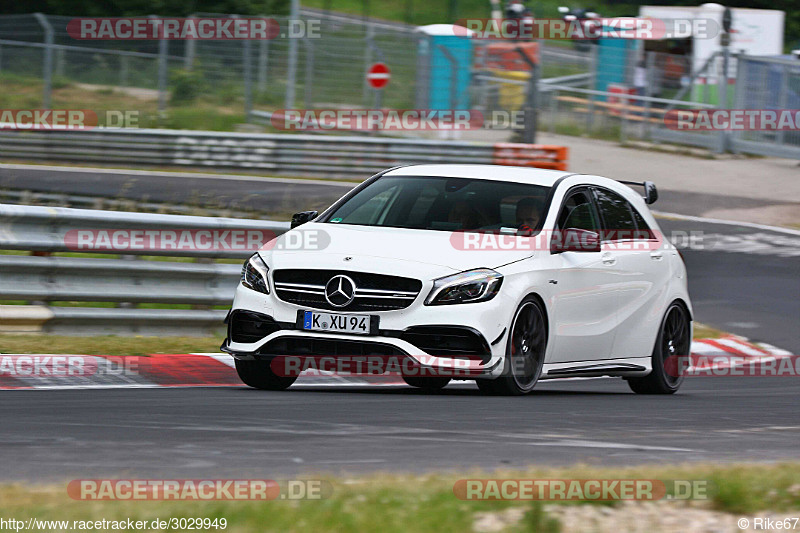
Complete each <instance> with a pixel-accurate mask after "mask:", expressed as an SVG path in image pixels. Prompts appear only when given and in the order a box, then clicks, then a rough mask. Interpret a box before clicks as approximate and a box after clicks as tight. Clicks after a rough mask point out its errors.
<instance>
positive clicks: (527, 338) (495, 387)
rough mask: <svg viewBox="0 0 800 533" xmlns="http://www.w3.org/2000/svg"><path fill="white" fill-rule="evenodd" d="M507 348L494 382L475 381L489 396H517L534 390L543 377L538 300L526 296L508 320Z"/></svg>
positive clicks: (543, 338) (543, 345) (543, 326)
mask: <svg viewBox="0 0 800 533" xmlns="http://www.w3.org/2000/svg"><path fill="white" fill-rule="evenodd" d="M510 331H511V333H510V334H509V337H508V343H507V345H506V360H505V368H504V369H503V375H502V376H500V377H499V378H496V379H479V380H476V382H477V384H478V388H479V389H480V390H481V391H483V392H485V393H488V394H497V395H503V396H517V395H520V394H526V393H528V392H530V391H531V390H533V387H535V386H536V382H537V381H539V376H541V374H542V366H543V365H544V355H545V351H546V349H547V322H546V321H545V318H544V310H543V309H542V305H541V304H540V303H539V300H538V299H536V298H535V297H533V296H528V297H527V298H525V299H524V300H523V301H522V303H521V304H520V305H519V307H518V308H517V312H516V313H515V314H514V319H513V320H512V321H511V329H510Z"/></svg>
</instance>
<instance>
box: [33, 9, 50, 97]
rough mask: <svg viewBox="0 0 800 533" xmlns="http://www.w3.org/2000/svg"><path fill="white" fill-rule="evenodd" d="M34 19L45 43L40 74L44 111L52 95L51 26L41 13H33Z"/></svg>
mask: <svg viewBox="0 0 800 533" xmlns="http://www.w3.org/2000/svg"><path fill="white" fill-rule="evenodd" d="M33 16H34V17H36V20H37V21H38V22H39V25H40V26H41V27H42V30H44V42H45V49H44V69H43V72H42V78H43V79H44V90H43V94H42V107H43V108H44V109H50V106H51V102H52V94H53V39H54V34H53V26H51V25H50V21H48V20H47V17H45V16H44V15H43V14H41V13H34V14H33Z"/></svg>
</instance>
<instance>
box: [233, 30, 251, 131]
mask: <svg viewBox="0 0 800 533" xmlns="http://www.w3.org/2000/svg"><path fill="white" fill-rule="evenodd" d="M231 18H234V19H236V18H239V17H238V15H231ZM252 42H253V41H252V40H251V39H244V41H242V74H243V75H244V76H243V77H244V121H245V122H250V112H251V111H252V110H253V53H252V52H253V47H252Z"/></svg>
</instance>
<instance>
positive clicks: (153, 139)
mask: <svg viewBox="0 0 800 533" xmlns="http://www.w3.org/2000/svg"><path fill="white" fill-rule="evenodd" d="M508 144H509V143H502V146H498V145H496V144H492V143H476V142H465V141H437V140H421V139H397V138H388V137H360V136H336V135H305V134H304V135H295V134H251V133H219V132H202V131H201V132H198V131H171V130H146V129H141V130H135V129H121V130H111V129H108V130H104V129H96V130H79V131H69V132H66V131H47V132H44V131H0V157H8V158H18V159H32V160H45V161H78V162H81V163H90V162H96V163H105V164H125V165H128V164H133V165H158V166H177V167H216V168H236V169H253V170H260V171H264V172H267V173H269V174H272V175H283V176H303V175H305V176H315V177H326V178H327V177H330V178H336V177H349V178H353V177H355V178H366V177H368V176H371V175H372V174H374V173H376V172H378V171H380V170H383V169H385V168H388V167H393V166H397V165H404V164H415V163H484V164H490V163H493V162H495V161H496V160H498V159H502V160H503V161H505V162H504V163H503V164H507V165H508V164H519V165H523V166H539V165H538V164H537V163H538V162H542V163H544V166H545V168H554V167H553V162H554V161H556V162H557V168H559V169H562V170H565V169H566V165H567V160H566V156H567V154H566V149H565V148H563V147H558V148H560V150H561V151H559V153H558V155H556V154H554V153H553V151H552V150H551V148H552V147H546V146H539V145H527V144H517V145H515V146H517V147H518V149H519V151H520V152H525V154H524V155H523V156H522V157H521V158H519V159H517V158H515V157H511V158H507V157H503V158H498V157H497V152H498V151H499V150H504V151H505V150H507V147H508ZM539 155H543V156H544V157H541V158H540V157H539Z"/></svg>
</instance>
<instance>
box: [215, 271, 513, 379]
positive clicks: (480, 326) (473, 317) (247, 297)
mask: <svg viewBox="0 0 800 533" xmlns="http://www.w3.org/2000/svg"><path fill="white" fill-rule="evenodd" d="M426 289H427V287H425V288H423V291H422V292H421V293H420V295H419V296H418V297H417V299H416V300H415V301H414V302H413V303H412V304H411V305H410V306H408V307H407V308H405V309H400V310H393V311H382V312H372V313H368V314H370V315H377V316H378V317H379V320H380V322H379V328H378V331H377V334H376V335H358V334H343V333H328V332H317V331H305V330H303V329H301V328H300V327H299V320H298V312H301V311H304V310H314V309H312V308H304V307H301V306H298V305H295V304H290V303H287V302H284V301H282V300H280V299H278V298H277V297H276V296H275V294H274V292H273V293H272V294H263V293H259V292H256V291H253V290H251V289H248V288H246V287H244V286H242V285H241V284H240V285H239V286H238V288H237V290H236V295H235V297H234V301H233V305H232V307H231V312H230V313H229V315H228V317H229V318H228V337H227V338H226V339H225V342H224V343H223V345H222V346H221V349H222V350H223V351H224V352H227V353H229V354H231V355H232V356H233V357H234V358H236V359H240V360H264V361H273V360H274V359H275V358H276V357H281V356H295V357H302V356H327V357H333V358H347V357H351V358H358V357H397V358H402V359H408V360H410V361H411V364H412V365H413V367H414V368H415V371H419V370H431V371H433V372H438V373H440V374H441V375H448V374H450V375H452V377H459V376H464V375H465V372H466V375H468V376H469V377H464V379H470V378H474V377H476V376H480V377H491V376H497V375H499V374H500V372H502V367H503V365H502V362H503V357H504V354H505V347H506V340H507V334H508V332H507V324H509V323H510V319H511V314H510V313H511V311H509V309H510V310H513V309H514V308H515V303H514V302H508V301H505V299H504V297H503V295H502V291H501V293H500V294H498V295H497V296H496V297H495V298H493V299H492V300H489V301H487V302H480V303H471V304H460V305H440V306H426V305H424V304H423V300H424V296H425V295H426V294H427V292H426ZM324 312H329V311H324ZM237 313H248V314H249V318H253V319H256V318H258V317H265V318H264V321H265V322H268V324H267V327H266V328H265V329H266V330H267V331H266V333H265V334H264V335H263V336H260V335H258V334H254V335H252V336H250V337H251V338H246V339H239V340H240V341H241V340H245V341H247V342H236V340H237V339H235V338H234V337H235V335H232V334H231V330H232V322H233V321H234V320H236V317H237V316H238V315H237ZM341 313H347V311H346V310H342V311H341ZM358 314H365V313H358ZM267 319H271V321H269V320H267ZM420 332H423V333H424V335H422V336H421V335H420ZM451 333H456V334H457V335H460V336H461V337H463V339H468V340H469V341H470V343H471V344H470V349H468V350H464V351H463V353H459V352H458V351H457V350H456V351H454V349H453V346H452V345H451V346H450V347H449V349H447V350H443V349H440V348H438V347H437V346H434V347H433V348H427V349H423V348H421V347H420V346H426V345H429V346H430V345H431V344H432V342H431V341H430V339H432V338H433V337H437V338H441V337H448V336H449V335H450V334H451ZM240 336H241V335H240ZM255 337H260V338H255ZM450 338H452V337H450ZM477 344H480V345H481V348H480V349H477V348H476V345H477ZM443 352H444V353H443ZM404 368H405V366H404Z"/></svg>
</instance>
